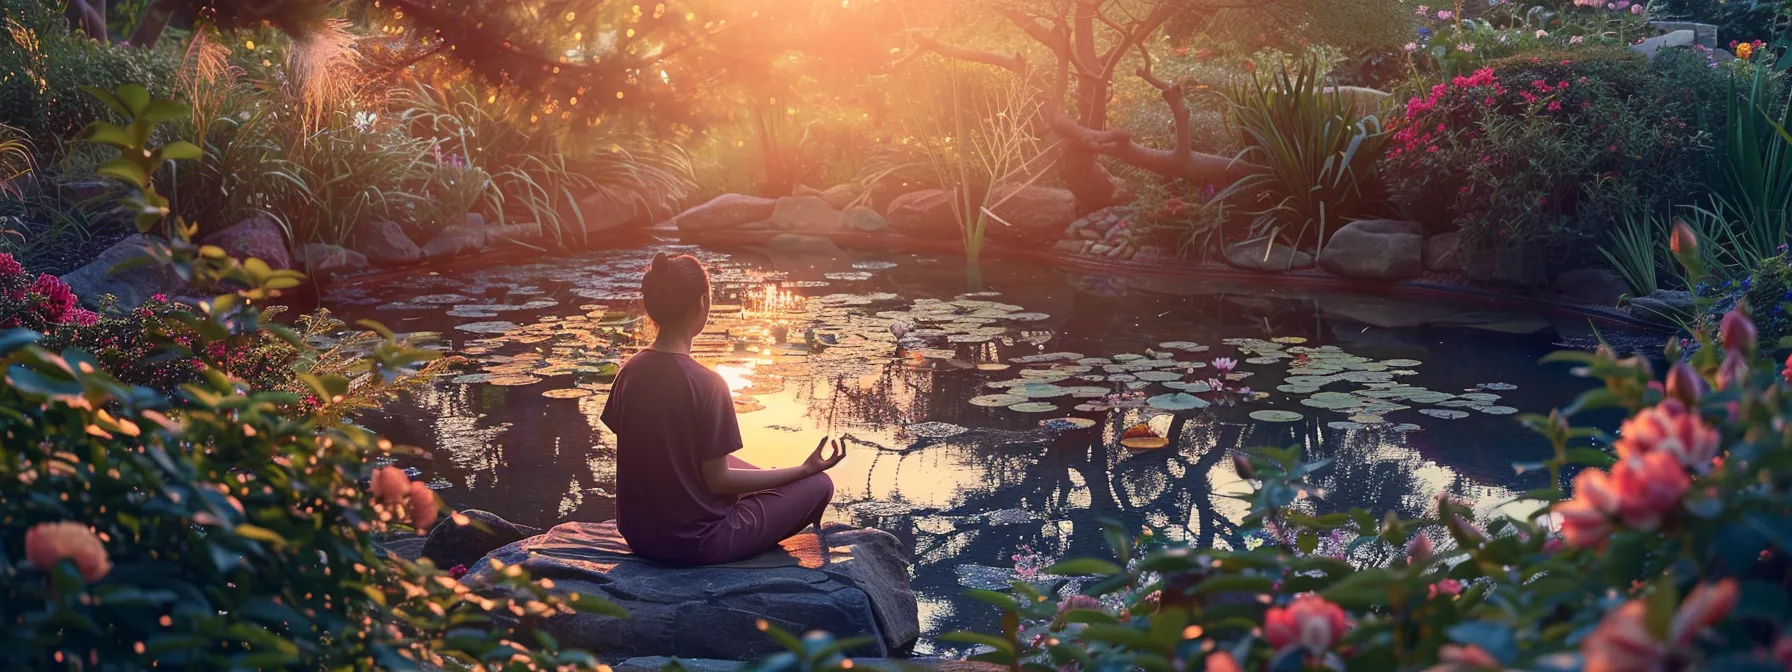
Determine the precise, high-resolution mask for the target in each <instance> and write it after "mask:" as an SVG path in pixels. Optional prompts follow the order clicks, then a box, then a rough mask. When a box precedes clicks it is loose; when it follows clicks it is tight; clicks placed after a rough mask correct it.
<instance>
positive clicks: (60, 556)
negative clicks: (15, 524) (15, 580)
mask: <svg viewBox="0 0 1792 672" xmlns="http://www.w3.org/2000/svg"><path fill="white" fill-rule="evenodd" d="M25 559H26V560H29V561H31V564H33V565H36V566H37V568H38V569H41V570H44V571H46V572H47V571H50V568H52V567H55V566H56V563H58V562H61V561H63V560H73V561H74V563H75V568H76V569H79V570H81V578H83V579H86V580H87V582H88V583H93V582H95V581H98V580H100V579H103V578H105V577H106V574H107V573H109V572H111V571H112V560H111V558H109V557H108V556H107V555H106V547H105V545H103V544H101V543H100V538H99V537H97V536H95V535H94V534H93V530H89V529H87V526H85V525H81V524H79V523H73V522H68V521H62V522H57V523H39V524H37V525H35V526H33V527H32V528H31V529H30V530H27V531H26V532H25Z"/></svg>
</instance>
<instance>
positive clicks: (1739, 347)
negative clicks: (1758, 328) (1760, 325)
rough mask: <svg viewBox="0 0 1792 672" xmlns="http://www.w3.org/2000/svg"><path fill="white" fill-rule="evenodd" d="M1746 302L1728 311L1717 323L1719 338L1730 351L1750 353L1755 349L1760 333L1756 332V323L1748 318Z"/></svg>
mask: <svg viewBox="0 0 1792 672" xmlns="http://www.w3.org/2000/svg"><path fill="white" fill-rule="evenodd" d="M1747 309H1748V306H1747V305H1746V304H1744V305H1738V306H1736V308H1735V309H1733V310H1731V311H1730V312H1728V313H1724V319H1723V321H1722V322H1720V323H1718V325H1717V335H1718V338H1720V339H1722V340H1723V342H1724V349H1725V350H1728V351H1730V352H1740V353H1743V354H1750V353H1753V352H1754V351H1755V344H1756V342H1757V340H1758V338H1759V335H1758V334H1757V333H1756V332H1755V323H1754V321H1753V320H1750V319H1748V314H1747V313H1746V312H1745V311H1746V310H1747Z"/></svg>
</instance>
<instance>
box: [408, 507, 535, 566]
mask: <svg viewBox="0 0 1792 672" xmlns="http://www.w3.org/2000/svg"><path fill="white" fill-rule="evenodd" d="M460 515H461V516H463V517H465V518H466V521H467V523H466V524H465V525H462V524H460V523H458V522H455V521H456V520H457V518H456V517H455V516H449V517H447V518H444V519H442V522H439V523H436V526H435V527H433V528H430V530H429V538H428V540H426V541H424V542H423V549H422V555H423V557H425V558H429V559H430V560H431V561H433V562H435V563H436V566H437V567H440V568H442V569H448V568H451V567H453V566H455V565H466V566H468V567H472V566H473V565H474V564H475V563H478V562H479V559H480V558H483V557H485V555H486V554H487V553H490V552H492V551H495V550H498V549H499V548H502V547H504V546H507V545H509V544H514V543H516V542H519V541H522V540H524V539H527V538H529V537H533V536H535V535H538V534H541V528H537V527H529V526H528V525H518V524H516V523H512V522H510V521H508V520H505V519H503V518H500V517H498V514H495V513H490V512H486V511H480V510H478V509H467V510H465V511H461V512H460Z"/></svg>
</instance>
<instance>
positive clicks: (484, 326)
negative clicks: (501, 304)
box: [454, 320, 516, 334]
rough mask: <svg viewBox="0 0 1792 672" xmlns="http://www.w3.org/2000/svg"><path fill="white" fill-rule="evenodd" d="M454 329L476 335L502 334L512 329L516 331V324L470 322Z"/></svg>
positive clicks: (500, 321) (455, 326) (458, 325)
mask: <svg viewBox="0 0 1792 672" xmlns="http://www.w3.org/2000/svg"><path fill="white" fill-rule="evenodd" d="M454 328H455V329H459V330H461V331H468V332H472V333H475V334H502V333H504V332H507V331H510V330H511V329H515V328H516V323H515V322H504V321H502V320H498V321H492V322H468V323H466V324H457V325H454Z"/></svg>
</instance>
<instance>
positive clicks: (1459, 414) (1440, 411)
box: [1419, 408, 1468, 420]
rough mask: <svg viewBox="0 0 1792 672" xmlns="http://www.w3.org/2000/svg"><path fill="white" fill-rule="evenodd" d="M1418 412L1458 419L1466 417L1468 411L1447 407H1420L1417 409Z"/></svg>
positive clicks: (1446, 418)
mask: <svg viewBox="0 0 1792 672" xmlns="http://www.w3.org/2000/svg"><path fill="white" fill-rule="evenodd" d="M1419 413H1420V414H1423V415H1429V416H1431V417H1433V418H1441V419H1444V420H1460V419H1462V418H1466V417H1468V412H1466V411H1452V410H1450V409H1447V408H1421V409H1419Z"/></svg>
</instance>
